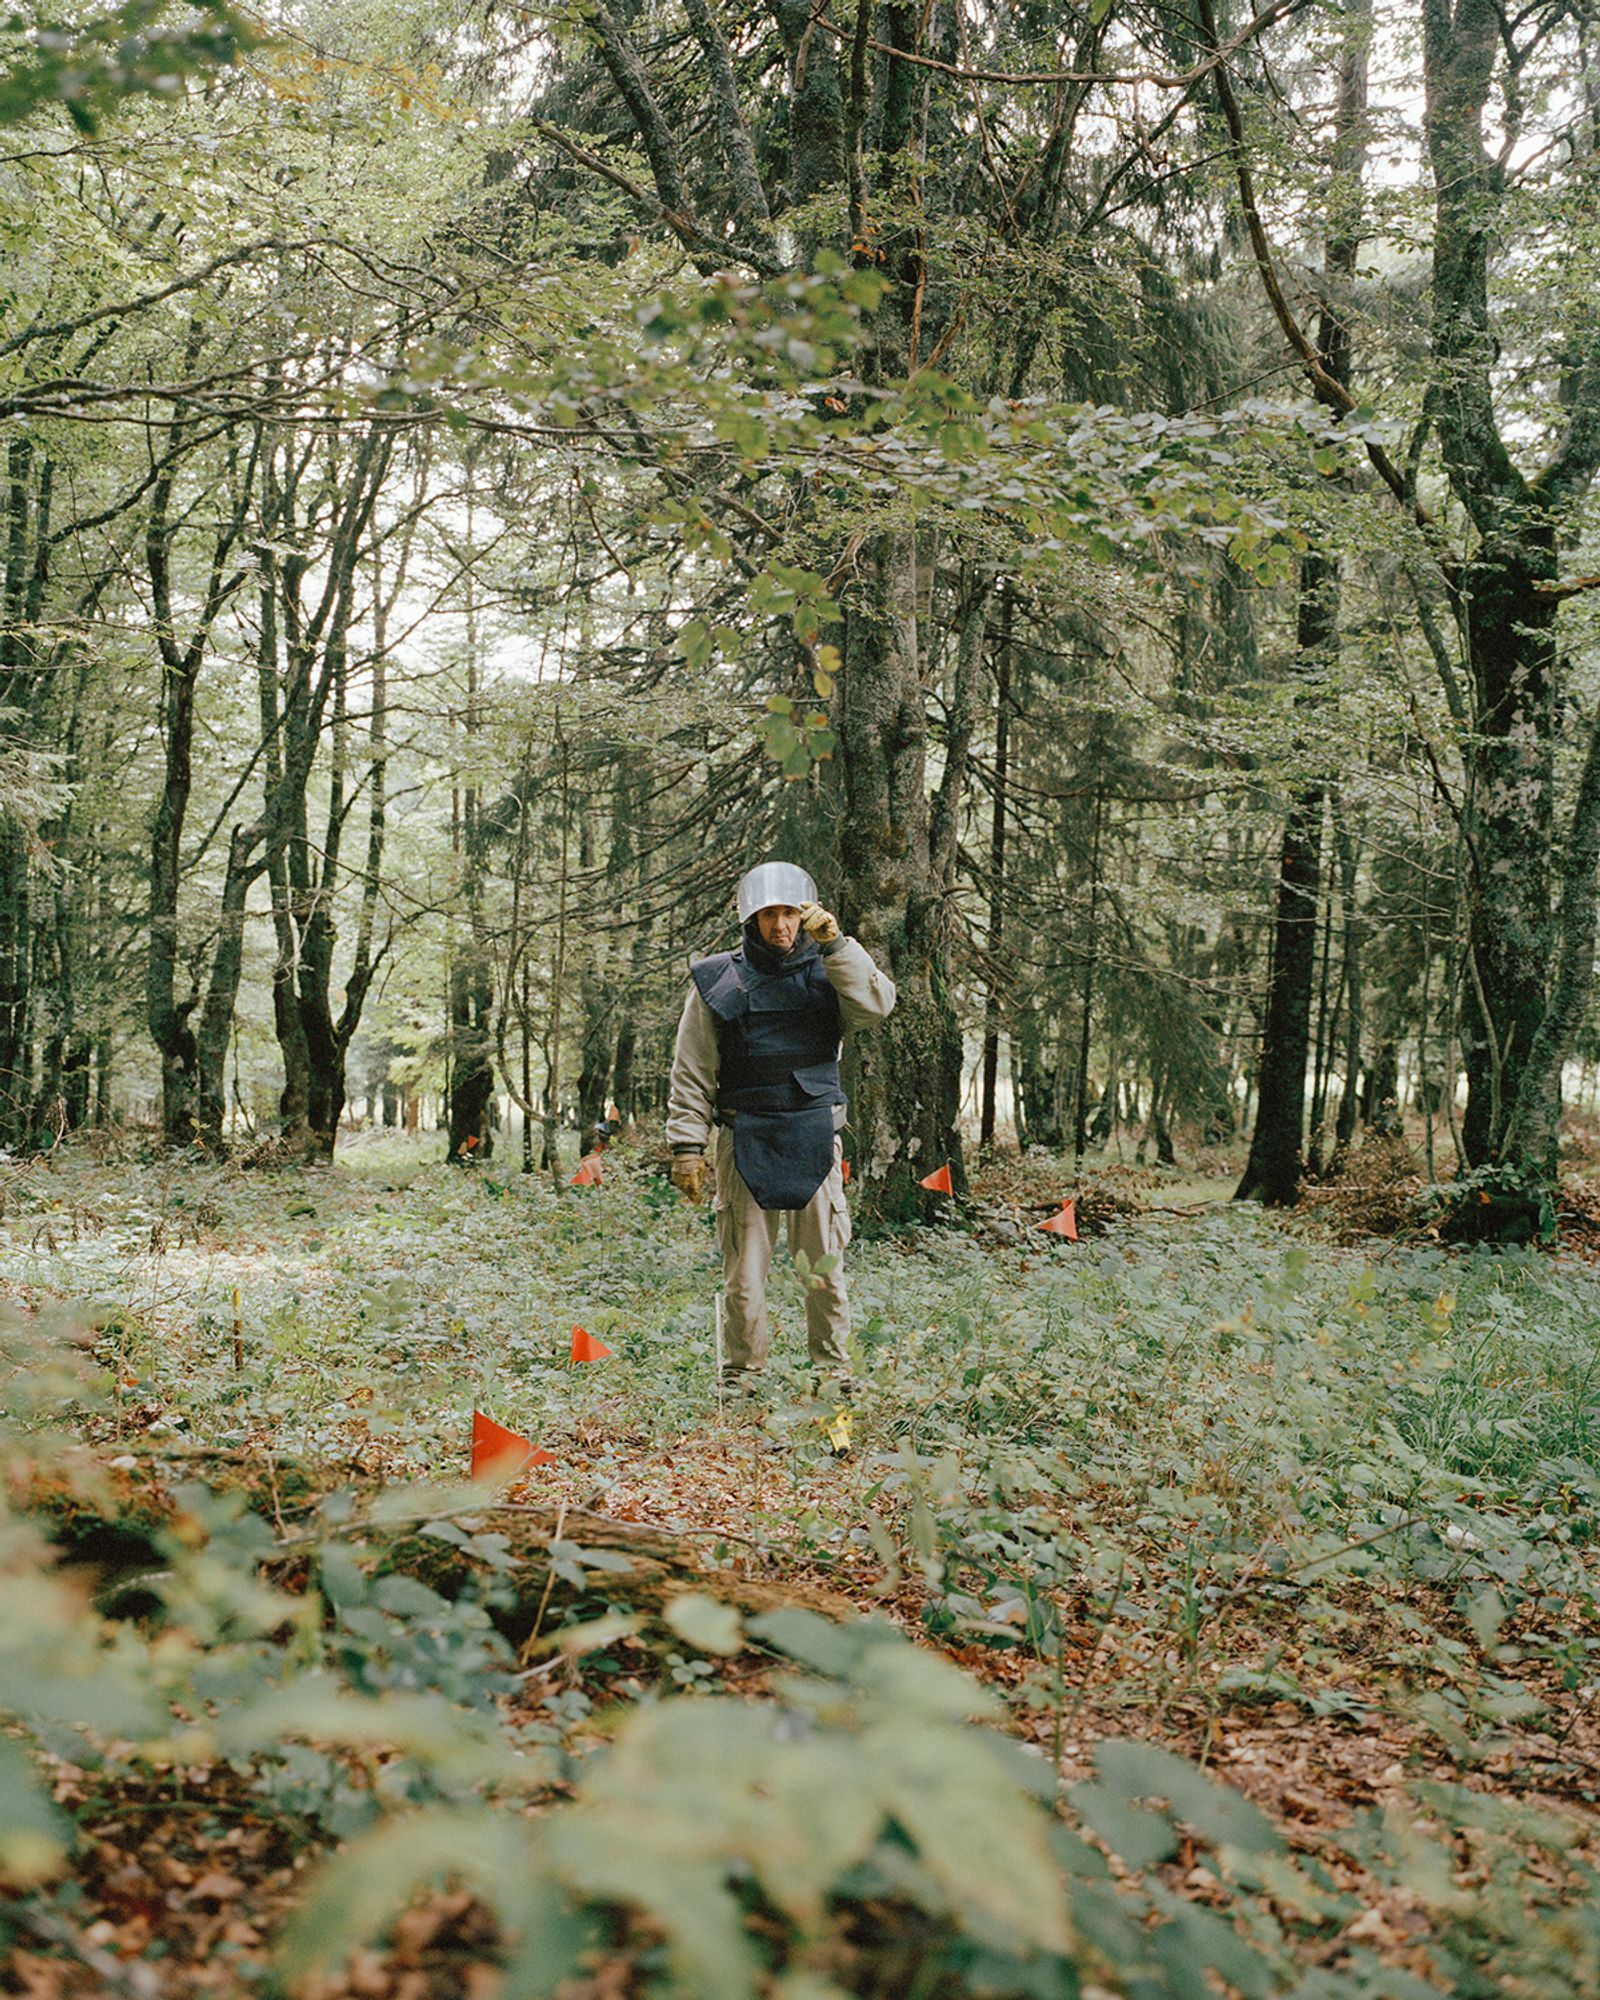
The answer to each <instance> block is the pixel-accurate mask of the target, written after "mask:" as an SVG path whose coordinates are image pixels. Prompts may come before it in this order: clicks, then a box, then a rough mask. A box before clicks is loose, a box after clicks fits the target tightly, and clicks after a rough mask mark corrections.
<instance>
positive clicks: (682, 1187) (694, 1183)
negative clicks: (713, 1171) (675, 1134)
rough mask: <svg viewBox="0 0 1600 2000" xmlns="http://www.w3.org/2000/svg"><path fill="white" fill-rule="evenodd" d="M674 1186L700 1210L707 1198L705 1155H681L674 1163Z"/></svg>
mask: <svg viewBox="0 0 1600 2000" xmlns="http://www.w3.org/2000/svg"><path fill="white" fill-rule="evenodd" d="M672 1185H673V1186H674V1187H675V1188H676V1189H677V1190H678V1192H679V1194H686V1195H687V1196H688V1197H689V1199H690V1200H691V1201H692V1202H693V1203H694V1205H695V1207H696V1208H698V1207H699V1206H700V1204H701V1202H703V1201H704V1200H705V1198H706V1156H705V1154H704V1153H679V1154H677V1155H675V1156H674V1159H673V1162H672Z"/></svg>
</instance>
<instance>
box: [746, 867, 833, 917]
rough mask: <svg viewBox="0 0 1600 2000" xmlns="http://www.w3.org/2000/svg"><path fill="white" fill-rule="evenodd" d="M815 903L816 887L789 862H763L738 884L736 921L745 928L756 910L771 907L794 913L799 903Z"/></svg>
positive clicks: (801, 870)
mask: <svg viewBox="0 0 1600 2000" xmlns="http://www.w3.org/2000/svg"><path fill="white" fill-rule="evenodd" d="M816 900H817V885H816V883H815V882H813V881H812V879H811V877H810V876H809V875H808V874H807V873H806V871H805V870H804V869H803V868H797V867H796V866H795V865H794V863H793V862H792V861H763V862H762V863H761V865H760V867H758V868H752V869H751V870H750V871H749V873H748V874H747V875H745V876H743V877H742V878H741V880H740V883H739V895H738V906H739V921H740V923H741V924H747V923H749V921H750V919H751V918H752V917H753V916H754V915H755V913H756V912H757V910H770V909H771V908H772V907H773V906H774V905H775V904H788V905H789V907H790V908H792V909H796V910H798V909H799V908H800V906H801V904H802V903H814V902H815V901H816Z"/></svg>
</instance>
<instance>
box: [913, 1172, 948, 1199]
mask: <svg viewBox="0 0 1600 2000" xmlns="http://www.w3.org/2000/svg"><path fill="white" fill-rule="evenodd" d="M917 1185H918V1187H925V1188H931V1189H932V1191H933V1192H934V1193H935V1194H954V1193H955V1186H954V1183H953V1182H952V1181H951V1179H950V1169H949V1167H948V1166H943V1167H938V1168H936V1169H935V1170H934V1171H933V1172H932V1173H931V1174H924V1175H923V1177H922V1179H921V1180H920V1181H918V1183H917Z"/></svg>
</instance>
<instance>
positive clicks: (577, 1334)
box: [572, 1326, 611, 1364]
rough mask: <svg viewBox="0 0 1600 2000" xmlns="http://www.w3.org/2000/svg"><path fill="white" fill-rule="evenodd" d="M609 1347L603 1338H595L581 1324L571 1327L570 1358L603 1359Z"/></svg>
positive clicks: (576, 1359)
mask: <svg viewBox="0 0 1600 2000" xmlns="http://www.w3.org/2000/svg"><path fill="white" fill-rule="evenodd" d="M610 1352H611V1349H610V1348H609V1347H607V1346H606V1344H605V1342H604V1341H603V1340H596V1339H595V1337H594V1335H593V1334H592V1333H585V1332H584V1330H583V1328H582V1327H581V1326H575V1327H574V1328H573V1329H572V1360H573V1363H574V1364H575V1363H577V1362H579V1361H604V1360H605V1358H606V1356H607V1355H608V1354H609V1353H610Z"/></svg>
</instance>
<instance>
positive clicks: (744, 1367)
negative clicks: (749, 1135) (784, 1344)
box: [711, 1125, 850, 1376]
mask: <svg viewBox="0 0 1600 2000" xmlns="http://www.w3.org/2000/svg"><path fill="white" fill-rule="evenodd" d="M711 1157H712V1165H713V1168H714V1171H715V1174H716V1197H715V1206H716V1213H717V1241H718V1243H719V1244H720V1245H721V1247H722V1299H723V1316H722V1339H723V1351H724V1361H723V1366H724V1370H725V1372H726V1373H727V1374H728V1375H729V1376H734V1375H740V1374H743V1373H745V1372H746V1371H752V1370H755V1369H758V1368H761V1367H763V1366H764V1365H765V1363H766V1359H767V1349H768V1347H769V1346H770V1344H771V1341H772V1327H771V1324H770V1323H769V1321H768V1319H767V1273H768V1272H769V1271H770V1270H771V1269H772V1253H773V1251H774V1250H775V1249H776V1248H777V1246H778V1225H779V1223H780V1222H782V1223H787V1225H788V1230H789V1255H790V1256H791V1257H792V1256H793V1255H794V1254H795V1252H796V1251H797V1250H799V1251H803V1252H804V1254H805V1256H806V1258H807V1259H808V1260H809V1262H810V1263H811V1264H812V1265H813V1266H814V1265H815V1264H816V1263H817V1262H818V1261H819V1259H821V1258H824V1257H833V1258H836V1259H838V1258H842V1256H843V1253H844V1247H845V1245H846V1244H847V1243H848V1242H849V1241H850V1211H849V1209H848V1208H847V1207H846V1206H845V1198H844V1177H843V1175H842V1174H841V1172H840V1170H839V1159H840V1153H839V1142H838V1140H837V1139H835V1140H834V1142H833V1171H832V1172H831V1173H830V1174H829V1175H828V1178H827V1179H826V1180H825V1181H824V1182H823V1183H822V1185H821V1187H819V1188H818V1189H817V1191H816V1193H815V1194H814V1195H813V1196H812V1197H811V1199H810V1201H809V1202H807V1204H806V1206H805V1207H804V1208H790V1209H766V1208H762V1207H761V1206H760V1204H759V1203H758V1202H757V1200H756V1198H755V1196H754V1195H753V1194H752V1193H751V1192H750V1190H749V1188H747V1187H746V1186H745V1183H744V1176H743V1175H742V1174H741V1173H740V1172H739V1169H738V1168H737V1167H736V1166H735V1165H734V1163H733V1133H732V1131H731V1130H730V1129H729V1128H728V1127H727V1126H726V1125H719V1126H718V1127H717V1128H716V1130H715V1132H714V1133H713V1134H712V1141H711ZM806 1348H807V1351H808V1353H809V1354H810V1357H811V1365H812V1366H813V1367H814V1368H816V1369H818V1370H819V1371H820V1372H822V1373H824V1374H829V1375H848V1374H849V1373H850V1301H849V1297H848V1295H847V1294H846V1291H845V1283H844V1269H843V1265H842V1263H838V1262H836V1263H835V1264H834V1266H833V1268H832V1269H831V1270H829V1271H824V1272H821V1273H816V1272H813V1275H812V1277H811V1278H810V1279H809V1280H808V1281H807V1284H806Z"/></svg>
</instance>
